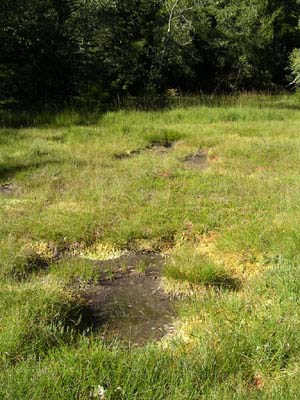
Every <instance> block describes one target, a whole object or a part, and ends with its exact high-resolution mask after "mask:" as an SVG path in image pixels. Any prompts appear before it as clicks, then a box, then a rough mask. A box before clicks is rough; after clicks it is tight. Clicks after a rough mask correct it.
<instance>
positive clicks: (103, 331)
mask: <svg viewBox="0 0 300 400" xmlns="http://www.w3.org/2000/svg"><path fill="white" fill-rule="evenodd" d="M96 264H97V266H98V268H99V270H100V274H101V278H100V281H99V283H98V284H97V285H92V286H90V287H89V288H88V289H87V290H86V291H85V294H84V297H85V299H86V300H87V302H88V304H89V307H90V309H91V313H92V316H93V326H94V329H96V330H97V331H98V332H99V334H100V335H102V336H103V338H105V339H108V340H111V339H119V340H122V341H125V342H127V343H131V344H135V345H143V344H145V343H147V342H149V341H155V340H159V339H161V338H162V337H163V336H164V335H165V334H167V333H169V332H170V331H171V330H172V322H173V321H174V319H175V317H176V309H175V301H174V299H172V298H171V297H170V296H168V295H167V294H166V293H165V292H164V291H163V289H162V286H161V271H162V267H163V265H164V257H162V256H161V255H158V254H128V255H123V256H121V257H119V258H118V259H114V260H106V261H98V262H96Z"/></svg>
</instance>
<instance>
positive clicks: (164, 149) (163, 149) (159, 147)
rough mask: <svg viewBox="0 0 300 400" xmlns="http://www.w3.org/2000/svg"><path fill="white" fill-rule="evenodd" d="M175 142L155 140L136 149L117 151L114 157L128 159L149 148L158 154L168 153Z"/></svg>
mask: <svg viewBox="0 0 300 400" xmlns="http://www.w3.org/2000/svg"><path fill="white" fill-rule="evenodd" d="M174 143H175V142H171V141H164V142H162V143H161V142H154V143H150V144H148V145H147V146H145V147H141V148H139V149H135V150H130V151H126V152H121V153H116V154H114V158H115V159H117V160H122V159H126V158H132V157H134V156H137V155H139V154H141V153H142V152H144V151H147V150H153V151H155V152H156V153H158V154H166V153H168V152H169V151H170V150H171V148H172V147H173V145H174Z"/></svg>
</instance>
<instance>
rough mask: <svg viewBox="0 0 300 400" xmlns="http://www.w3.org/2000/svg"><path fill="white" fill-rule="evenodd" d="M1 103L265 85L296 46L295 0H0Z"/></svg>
mask: <svg viewBox="0 0 300 400" xmlns="http://www.w3.org/2000/svg"><path fill="white" fill-rule="evenodd" d="M0 7H1V8H0V39H1V40H0V57H1V59H0V102H1V103H0V104H2V105H11V106H12V105H17V106H22V107H28V106H29V105H30V106H32V107H33V106H38V105H45V104H52V103H55V104H58V103H66V102H69V101H72V102H77V103H78V104H109V103H111V102H113V101H120V100H122V99H124V98H126V97H128V96H136V97H144V98H151V99H155V98H159V97H160V96H162V95H163V94H164V93H166V91H167V90H168V89H176V90H177V91H179V92H188V93H197V92H199V91H202V92H229V91H237V90H252V89H256V90H261V89H262V90H265V89H268V90H271V89H273V88H274V89H276V88H280V87H284V85H286V84H287V74H288V68H287V67H288V65H289V57H290V54H291V52H292V50H293V49H295V48H298V47H300V30H299V16H300V1H299V0H218V1H217V0H1V5H0Z"/></svg>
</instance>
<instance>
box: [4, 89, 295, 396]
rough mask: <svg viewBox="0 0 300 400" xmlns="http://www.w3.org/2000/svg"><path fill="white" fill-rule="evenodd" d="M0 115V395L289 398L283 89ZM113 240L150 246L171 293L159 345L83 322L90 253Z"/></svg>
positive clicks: (287, 152) (289, 226)
mask: <svg viewBox="0 0 300 400" xmlns="http://www.w3.org/2000/svg"><path fill="white" fill-rule="evenodd" d="M0 119H1V121H3V122H2V126H3V128H2V129H0V187H1V186H2V185H4V184H8V185H11V193H9V194H8V193H0V368H1V376H0V398H1V399H2V398H3V399H5V400H12V399H14V400H15V399H20V400H21V399H22V400H26V399H28V400H29V399H30V400H32V399H36V400H39V399H41V398H44V399H45V400H48V399H49V400H52V399H66V400H68V399H69V400H71V399H72V400H73V399H77V398H78V399H86V400H88V399H90V398H91V393H93V392H95V390H96V389H97V386H98V385H100V386H101V387H102V386H103V387H104V389H105V390H106V392H105V398H106V399H128V400H132V399H138V400H141V399H143V400H144V399H145V400H150V399H151V400H152V399H174V400H178V399H179V400H180V399H189V400H190V399H195V400H197V399H202V398H203V399H222V400H223V399H297V398H299V396H300V385H299V378H300V372H299V367H298V365H299V361H300V339H299V337H300V336H299V334H298V332H299V328H300V326H299V323H300V322H299V321H300V307H299V298H300V286H299V282H300V276H299V273H300V268H299V265H300V258H299V247H300V232H299V225H300V203H299V193H300V180H299V170H300V136H299V129H300V106H299V99H298V98H297V97H296V96H275V97H271V96H255V95H242V96H238V97H227V98H226V97H222V98H215V99H207V98H205V99H181V98H180V99H174V106H173V108H171V109H169V110H164V111H157V112H150V111H149V112H138V111H128V110H123V111H118V112H108V113H106V114H101V115H100V114H99V115H97V114H95V113H94V114H93V115H92V116H91V115H88V114H87V113H86V114H84V113H81V114H79V113H76V112H75V111H72V112H67V111H64V112H59V113H52V114H46V113H45V114H40V115H36V116H35V117H34V118H33V117H32V115H30V114H29V113H24V114H22V115H21V116H20V115H13V114H11V116H10V122H9V123H8V124H7V121H9V118H7V115H6V116H3V117H1V118H0ZM5 121H6V122H5ZM5 124H6V127H4V125H5ZM20 125H23V126H24V127H25V126H27V127H26V128H24V127H23V128H22V127H20ZM17 126H19V127H17ZM170 144H173V145H172V147H168V146H169V145H170ZM155 146H157V147H155ZM161 146H166V148H165V149H164V151H162V149H161V148H160V147H161ZM137 150H138V151H137ZM199 150H202V151H205V152H206V153H207V155H208V161H209V162H208V167H207V168H206V169H197V168H193V167H191V166H190V165H189V166H188V165H186V164H185V163H184V161H183V160H184V159H185V158H186V157H187V156H189V155H191V154H196V153H197V152H198V151H199ZM118 154H128V155H129V156H128V157H124V158H121V157H120V158H117V157H116V155H118ZM123 250H133V251H134V250H136V251H141V250H145V251H149V250H152V251H161V252H164V253H166V254H167V255H168V262H167V266H166V268H165V277H166V285H168V281H169V283H170V287H172V282H173V281H174V280H175V281H176V285H174V288H173V289H172V290H174V291H175V294H176V291H177V290H178V293H181V291H183V292H185V294H186V295H185V296H183V300H182V301H181V305H180V311H179V313H180V315H179V319H178V322H177V323H176V329H175V333H174V334H173V335H171V336H170V337H168V338H166V339H165V340H163V341H162V342H161V343H152V344H149V345H147V346H144V347H141V348H134V347H133V348H129V349H128V348H124V347H123V346H122V345H121V344H119V343H112V344H111V345H109V344H107V342H105V343H104V342H103V340H102V339H101V338H100V337H98V336H96V335H91V334H90V332H89V330H87V328H88V326H89V323H90V320H89V315H88V314H87V312H86V307H85V304H84V302H83V300H82V299H81V298H80V297H79V296H78V293H79V291H80V288H82V287H83V286H84V285H85V284H87V283H89V282H95V281H96V280H97V279H98V273H97V269H95V266H94V263H93V261H92V259H97V258H102V257H104V258H105V257H108V256H109V255H113V256H117V255H119V254H121V252H122V251H123ZM143 269H144V268H143V266H142V265H141V266H140V270H141V271H143ZM195 288H196V289H197V288H199V289H200V290H196V289H195ZM228 289H235V290H228Z"/></svg>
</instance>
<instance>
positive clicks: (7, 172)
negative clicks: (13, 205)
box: [0, 160, 64, 180]
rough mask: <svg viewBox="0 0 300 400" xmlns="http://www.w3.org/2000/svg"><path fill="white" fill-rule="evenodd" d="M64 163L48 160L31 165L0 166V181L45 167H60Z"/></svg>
mask: <svg viewBox="0 0 300 400" xmlns="http://www.w3.org/2000/svg"><path fill="white" fill-rule="evenodd" d="M63 163H64V161H61V160H48V161H36V162H31V163H20V164H14V165H3V164H0V180H8V179H11V178H13V177H14V176H15V175H16V174H18V173H19V172H24V171H29V170H35V169H38V168H42V167H45V166H47V165H58V164H63Z"/></svg>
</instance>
